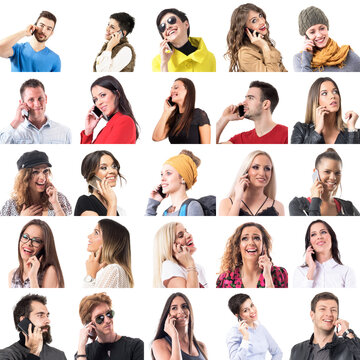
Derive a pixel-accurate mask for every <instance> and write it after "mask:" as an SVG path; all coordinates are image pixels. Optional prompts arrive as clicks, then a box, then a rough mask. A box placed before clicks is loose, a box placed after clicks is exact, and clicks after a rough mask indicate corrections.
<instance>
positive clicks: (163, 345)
mask: <svg viewBox="0 0 360 360" xmlns="http://www.w3.org/2000/svg"><path fill="white" fill-rule="evenodd" d="M151 348H152V350H153V351H154V352H156V351H161V350H167V351H169V352H171V345H170V344H169V343H168V342H167V341H166V340H165V338H161V339H156V340H154V341H153V343H152V344H151Z"/></svg>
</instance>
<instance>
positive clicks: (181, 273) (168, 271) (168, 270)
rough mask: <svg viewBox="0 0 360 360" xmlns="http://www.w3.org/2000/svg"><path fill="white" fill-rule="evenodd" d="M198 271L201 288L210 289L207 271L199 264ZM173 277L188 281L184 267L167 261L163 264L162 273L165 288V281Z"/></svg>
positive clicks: (162, 282)
mask: <svg viewBox="0 0 360 360" xmlns="http://www.w3.org/2000/svg"><path fill="white" fill-rule="evenodd" d="M195 267H196V270H197V272H198V278H199V284H200V285H201V287H204V288H206V287H208V284H207V281H206V278H205V271H204V269H203V267H202V266H201V265H199V264H195ZM173 277H181V278H184V279H185V280H186V278H187V271H186V269H185V268H184V267H182V266H180V265H178V264H176V263H174V262H172V261H170V260H165V261H164V262H163V264H162V271H161V285H162V287H163V288H164V287H165V286H164V281H166V280H170V279H171V278H173Z"/></svg>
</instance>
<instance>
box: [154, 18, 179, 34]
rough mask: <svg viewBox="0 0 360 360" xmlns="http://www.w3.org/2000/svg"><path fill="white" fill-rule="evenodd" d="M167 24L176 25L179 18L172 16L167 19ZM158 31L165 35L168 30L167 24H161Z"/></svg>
mask: <svg viewBox="0 0 360 360" xmlns="http://www.w3.org/2000/svg"><path fill="white" fill-rule="evenodd" d="M166 22H167V23H168V24H170V25H174V24H176V22H177V17H176V16H174V15H173V16H170V17H169V18H167V19H166ZM158 29H159V31H160V32H161V33H163V32H164V31H165V30H166V23H164V22H163V23H161V24H160V25H159V26H158Z"/></svg>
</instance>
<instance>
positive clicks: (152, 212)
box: [145, 198, 160, 216]
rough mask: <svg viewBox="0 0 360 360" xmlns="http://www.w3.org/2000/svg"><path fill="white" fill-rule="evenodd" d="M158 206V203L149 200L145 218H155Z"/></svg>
mask: <svg viewBox="0 0 360 360" xmlns="http://www.w3.org/2000/svg"><path fill="white" fill-rule="evenodd" d="M159 205H160V201H157V200H154V199H151V198H149V200H148V204H147V208H146V212H145V216H156V214H157V212H156V210H157V208H158V207H159Z"/></svg>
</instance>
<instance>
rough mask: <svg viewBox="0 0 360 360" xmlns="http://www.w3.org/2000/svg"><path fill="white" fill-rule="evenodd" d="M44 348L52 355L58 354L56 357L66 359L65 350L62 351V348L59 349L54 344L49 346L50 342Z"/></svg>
mask: <svg viewBox="0 0 360 360" xmlns="http://www.w3.org/2000/svg"><path fill="white" fill-rule="evenodd" d="M44 348H45V349H46V351H47V353H48V354H50V355H51V354H53V356H55V355H56V356H57V358H56V359H66V357H65V354H64V352H63V351H61V350H59V349H57V348H54V347H52V346H49V345H48V344H45V345H44Z"/></svg>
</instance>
